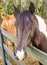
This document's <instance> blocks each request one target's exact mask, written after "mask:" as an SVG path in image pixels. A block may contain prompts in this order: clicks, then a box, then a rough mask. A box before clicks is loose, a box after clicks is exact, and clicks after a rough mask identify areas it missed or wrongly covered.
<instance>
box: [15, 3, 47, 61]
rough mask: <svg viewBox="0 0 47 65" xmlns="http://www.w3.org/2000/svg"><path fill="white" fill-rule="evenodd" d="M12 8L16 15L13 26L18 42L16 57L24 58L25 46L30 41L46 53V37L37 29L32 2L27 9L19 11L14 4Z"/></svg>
mask: <svg viewBox="0 0 47 65" xmlns="http://www.w3.org/2000/svg"><path fill="white" fill-rule="evenodd" d="M14 9H15V12H16V14H17V15H18V16H17V20H16V22H15V26H16V27H17V39H18V42H19V45H18V47H17V50H16V52H15V54H16V56H17V58H18V59H20V60H22V59H23V58H25V48H26V46H27V45H28V44H29V42H30V41H31V42H32V43H33V45H34V46H35V47H37V48H39V49H40V50H42V51H44V52H46V53H47V38H46V36H45V35H44V33H43V32H40V30H39V23H38V20H37V18H36V16H35V14H34V12H35V6H34V4H33V3H32V2H31V3H30V6H29V11H28V10H24V11H22V12H20V11H19V10H18V9H17V8H16V7H15V6H14ZM17 10H18V11H17Z"/></svg>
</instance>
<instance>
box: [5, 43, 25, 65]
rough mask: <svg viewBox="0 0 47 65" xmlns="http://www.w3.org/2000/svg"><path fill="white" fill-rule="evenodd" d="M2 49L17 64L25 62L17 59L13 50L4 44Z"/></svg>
mask: <svg viewBox="0 0 47 65" xmlns="http://www.w3.org/2000/svg"><path fill="white" fill-rule="evenodd" d="M4 49H5V51H6V52H7V54H8V55H9V56H10V57H11V58H12V59H13V60H14V61H15V62H16V63H17V64H18V65H25V63H23V62H22V61H20V60H17V59H16V57H15V56H14V54H13V52H12V51H10V49H9V48H8V47H7V46H6V45H5V44H4Z"/></svg>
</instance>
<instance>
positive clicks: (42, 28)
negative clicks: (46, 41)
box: [35, 15, 47, 37]
mask: <svg viewBox="0 0 47 65" xmlns="http://www.w3.org/2000/svg"><path fill="white" fill-rule="evenodd" d="M35 16H36V18H37V20H38V24H39V31H40V32H42V33H43V34H44V35H45V36H46V37H47V31H46V23H45V21H44V19H42V18H41V17H40V16H38V15H35Z"/></svg>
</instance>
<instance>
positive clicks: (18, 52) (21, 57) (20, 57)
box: [16, 49, 25, 60]
mask: <svg viewBox="0 0 47 65" xmlns="http://www.w3.org/2000/svg"><path fill="white" fill-rule="evenodd" d="M24 55H25V52H24V50H23V49H22V50H21V51H19V50H17V52H16V57H17V58H18V59H19V60H23V58H24Z"/></svg>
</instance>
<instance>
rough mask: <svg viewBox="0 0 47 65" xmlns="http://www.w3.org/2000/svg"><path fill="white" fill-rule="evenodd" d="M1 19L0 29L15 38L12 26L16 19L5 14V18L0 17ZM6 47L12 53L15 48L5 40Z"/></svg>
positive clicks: (14, 29)
mask: <svg viewBox="0 0 47 65" xmlns="http://www.w3.org/2000/svg"><path fill="white" fill-rule="evenodd" d="M1 18H2V24H1V27H2V28H3V29H5V30H6V31H7V32H9V33H10V34H11V35H13V36H15V37H16V27H15V26H14V23H15V21H16V18H15V17H14V15H13V14H12V15H8V14H7V15H5V16H1ZM6 45H7V47H9V49H11V50H12V51H14V49H15V48H16V45H15V44H14V43H13V42H11V41H10V40H8V39H6ZM13 46H14V47H13Z"/></svg>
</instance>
